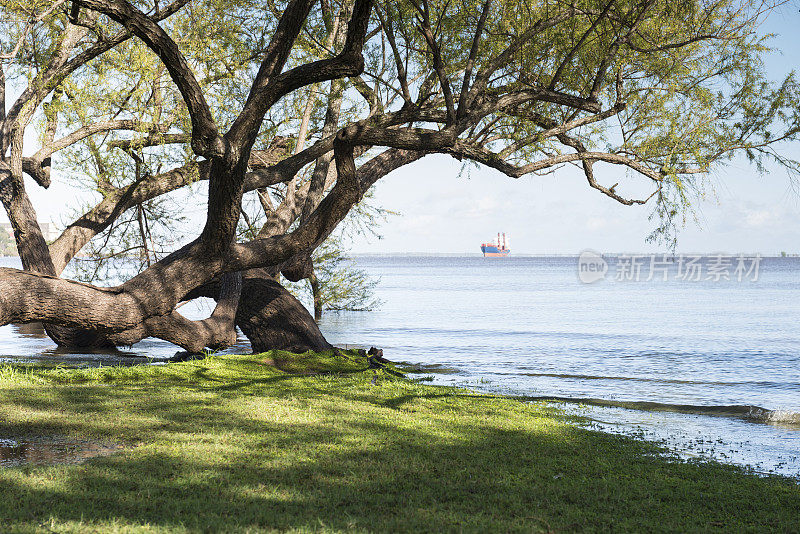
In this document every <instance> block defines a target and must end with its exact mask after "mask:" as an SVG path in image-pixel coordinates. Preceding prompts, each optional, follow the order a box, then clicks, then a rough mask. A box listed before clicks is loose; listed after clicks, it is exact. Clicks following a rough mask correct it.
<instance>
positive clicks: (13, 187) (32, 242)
mask: <svg viewBox="0 0 800 534" xmlns="http://www.w3.org/2000/svg"><path fill="white" fill-rule="evenodd" d="M0 200H1V201H2V203H3V206H4V207H5V208H6V213H7V214H8V218H9V220H10V221H11V227H12V228H13V229H14V238H15V240H16V243H17V250H18V251H19V256H20V260H21V261H22V267H23V269H25V270H26V271H32V272H35V273H39V274H45V275H48V276H56V270H55V267H54V266H53V261H52V259H51V257H50V251H49V249H48V247H47V242H46V241H45V240H44V236H43V235H42V230H41V228H39V223H38V222H37V220H36V211H35V210H34V209H33V206H32V205H31V202H30V199H29V197H28V194H27V192H26V191H25V186H24V184H23V182H22V180H21V179H17V178H16V177H14V176H10V175H9V176H6V177H5V178H4V179H2V180H0ZM44 329H45V331H46V332H47V335H48V336H50V339H52V340H53V341H54V342H55V343H56V344H58V346H60V347H81V348H111V347H113V346H114V345H113V344H112V343H111V342H110V341H108V339H106V337H105V336H103V335H102V334H101V333H100V332H98V331H96V330H82V329H76V328H68V327H65V326H59V325H54V324H47V323H45V325H44Z"/></svg>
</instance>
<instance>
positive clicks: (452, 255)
mask: <svg viewBox="0 0 800 534" xmlns="http://www.w3.org/2000/svg"><path fill="white" fill-rule="evenodd" d="M718 254H722V255H725V256H738V255H739V254H744V255H745V256H755V255H756V254H758V255H759V256H761V257H762V258H800V254H786V255H785V256H783V255H781V254H763V253H760V252H676V253H674V254H672V253H669V252H608V253H602V254H601V255H602V256H603V257H606V258H616V257H619V256H658V257H661V256H667V257H677V256H680V255H683V256H704V257H709V256H716V255H718ZM350 256H351V257H353V258H416V257H425V258H482V257H483V254H481V253H480V252H351V253H350ZM578 257H580V254H579V253H575V254H555V253H553V254H522V253H521V254H514V253H513V252H512V253H511V254H510V255H508V256H506V257H505V258H503V259H509V258H578Z"/></svg>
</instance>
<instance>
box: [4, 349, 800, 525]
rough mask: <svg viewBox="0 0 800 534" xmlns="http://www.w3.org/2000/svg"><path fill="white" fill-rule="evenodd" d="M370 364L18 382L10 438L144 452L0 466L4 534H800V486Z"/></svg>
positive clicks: (124, 371) (231, 367) (120, 372)
mask: <svg viewBox="0 0 800 534" xmlns="http://www.w3.org/2000/svg"><path fill="white" fill-rule="evenodd" d="M389 370H391V371H392V372H391V373H390V372H387V370H385V369H381V368H378V369H375V368H372V367H371V366H370V364H369V362H368V361H367V360H366V359H365V358H362V357H359V356H358V355H357V354H355V353H343V354H333V353H327V354H310V353H309V354H304V355H293V354H288V353H282V352H271V353H266V354H259V355H251V356H211V357H209V358H206V359H204V360H196V361H190V362H184V363H176V364H169V365H163V366H145V365H142V366H132V367H106V368H94V369H79V370H64V369H44V370H41V369H32V368H25V367H19V366H17V367H14V366H5V367H0V436H12V435H22V434H29V435H60V436H68V437H71V438H74V439H82V440H92V439H97V440H107V441H109V442H114V443H125V444H128V445H129V448H126V449H125V450H123V451H122V452H120V453H118V454H115V455H113V456H108V457H104V458H95V459H92V460H89V461H87V462H85V463H83V464H79V465H51V466H21V467H12V468H3V469H0V518H2V520H3V524H4V527H3V529H4V531H12V532H14V531H16V532H37V531H42V532H44V531H57V532H61V531H70V532H95V531H114V532H117V531H120V532H138V531H143V532H144V531H146V532H196V531H239V532H246V531H247V532H258V531H276V530H277V531H302V532H306V531H313V532H334V531H359V532H441V531H452V532H462V531H466V532H489V531H504V532H505V531H518V532H546V531H552V530H559V529H563V530H567V531H591V532H594V531H598V530H610V531H628V532H642V531H650V532H656V531H682V532H688V531H718V532H730V531H753V532H763V531H775V532H796V531H797V529H798V524H800V487H798V486H797V485H796V484H793V483H791V481H788V480H786V479H783V478H780V477H757V476H753V475H752V474H749V473H747V472H746V471H745V470H744V469H741V468H737V467H733V466H726V465H721V464H717V463H713V462H680V461H675V460H670V459H668V458H665V457H664V456H663V455H662V454H661V452H662V450H661V449H659V448H658V447H657V446H656V445H654V444H652V443H648V442H645V441H641V440H636V439H632V438H629V437H624V436H615V435H611V434H604V433H600V432H592V431H588V430H586V429H581V428H578V427H576V426H575V425H573V424H571V419H570V418H569V417H567V416H565V415H564V414H563V413H562V412H560V411H559V410H558V409H556V408H554V407H552V406H550V405H548V404H546V403H526V402H520V401H519V400H514V399H509V398H503V397H493V396H485V395H478V394H474V393H471V392H468V391H464V390H458V389H454V388H448V387H437V386H430V385H425V384H422V383H420V382H416V381H412V380H408V379H405V378H401V377H397V376H396V375H395V373H396V369H394V368H390V369H389Z"/></svg>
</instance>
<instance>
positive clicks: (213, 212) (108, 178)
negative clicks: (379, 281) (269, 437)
mask: <svg viewBox="0 0 800 534" xmlns="http://www.w3.org/2000/svg"><path fill="white" fill-rule="evenodd" d="M775 7H776V5H774V4H770V3H765V2H762V1H749V0H677V1H675V0H533V1H528V0H482V1H473V0H455V1H454V0H400V1H397V2H388V1H387V2H378V1H373V0H320V1H312V0H291V1H280V0H266V1H255V0H193V1H190V0H173V1H172V2H171V3H167V2H165V1H164V0H162V1H159V0H135V1H130V0H0V10H2V11H1V13H2V17H0V28H2V29H0V47H1V48H2V50H0V54H1V55H0V199H1V200H2V202H3V206H4V207H5V210H6V213H7V215H8V218H9V219H10V221H11V223H12V226H13V229H14V235H15V238H16V244H17V248H18V250H19V254H20V257H21V260H22V265H23V269H22V270H18V269H9V268H3V269H0V324H7V323H27V322H43V323H44V324H45V327H46V330H47V332H48V334H49V336H50V337H51V338H52V339H53V340H54V341H56V342H57V343H59V344H61V345H65V346H82V347H97V346H114V345H128V344H132V343H134V342H136V341H138V340H141V339H143V338H145V337H149V336H153V337H158V338H161V339H164V340H167V341H169V342H172V343H174V344H176V345H179V346H180V347H183V348H184V349H186V350H188V351H192V352H196V351H200V350H202V349H203V348H205V347H209V348H217V347H223V346H225V345H227V344H230V343H231V342H232V341H233V340H234V339H235V327H236V326H239V327H240V328H241V329H242V331H243V332H244V334H245V335H246V336H247V337H248V338H249V339H250V341H251V343H252V345H253V349H254V350H256V351H261V350H265V349H269V348H285V349H290V350H294V351H302V350H308V349H324V348H328V347H329V345H328V343H327V342H326V341H325V339H324V337H323V336H322V334H321V333H320V332H319V330H318V329H317V327H316V325H315V323H314V320H313V318H312V317H311V316H310V315H309V314H308V313H307V312H306V310H305V309H304V308H303V307H302V306H301V305H300V304H299V302H298V301H297V300H295V299H294V298H293V297H291V295H290V294H289V293H288V292H287V291H286V290H285V289H284V288H283V287H282V286H281V285H280V284H279V283H278V281H277V280H279V273H283V275H284V276H285V277H286V278H288V279H289V280H294V281H296V280H301V279H304V278H307V279H311V281H312V284H313V282H314V278H315V270H314V265H313V261H311V257H312V254H313V253H314V251H315V249H316V248H317V247H319V246H320V245H321V244H322V243H323V242H325V240H326V238H328V236H330V235H331V233H332V232H333V231H334V230H335V229H336V228H337V226H338V225H339V224H340V223H341V222H342V221H343V220H345V219H346V218H347V217H348V214H352V213H353V212H354V211H357V210H359V209H362V208H360V206H362V204H360V203H361V201H362V199H363V198H364V196H365V195H366V194H368V192H369V190H370V188H371V187H372V186H373V185H374V184H375V183H376V182H377V181H378V180H380V179H381V178H382V177H384V176H386V175H387V174H389V173H390V172H392V171H393V170H395V169H398V168H400V167H402V166H404V165H409V164H412V163H413V162H415V161H417V160H419V159H421V158H424V157H425V156H428V155H431V154H449V155H450V156H452V157H454V158H456V159H458V160H461V161H463V162H465V163H475V164H478V165H483V166H488V167H491V168H494V169H496V170H498V171H500V172H501V173H503V174H505V175H507V176H509V177H511V178H519V177H521V176H525V175H530V174H547V173H551V172H553V171H554V170H556V169H557V168H559V167H560V166H563V165H575V166H577V167H579V168H580V169H582V171H583V174H584V175H585V178H586V183H587V185H588V186H589V187H591V188H593V189H595V190H597V191H598V192H599V193H600V194H602V195H603V196H604V197H606V198H607V199H610V200H613V201H616V202H619V203H622V204H626V205H632V204H645V203H649V204H651V205H652V206H653V208H652V209H653V213H654V216H655V217H656V220H657V223H656V226H657V228H656V233H657V234H659V235H662V236H666V237H667V238H668V237H669V235H670V232H671V229H672V228H673V227H674V226H675V225H676V224H680V221H681V218H682V217H684V215H685V213H686V212H687V209H691V202H692V200H693V198H694V197H695V195H696V194H697V192H698V191H701V190H702V187H703V184H704V182H705V180H706V179H707V177H708V176H709V175H710V173H712V172H713V171H714V169H716V168H717V167H718V166H720V165H723V164H724V163H725V162H727V161H730V160H731V158H734V157H736V156H737V155H738V154H745V155H747V156H748V157H749V158H750V159H751V160H753V161H754V162H755V163H756V165H759V166H760V165H762V163H763V162H764V160H765V159H769V158H771V159H774V160H775V161H777V162H778V164H780V165H783V166H785V167H787V168H788V169H790V170H792V171H796V170H797V163H796V162H795V161H793V160H791V159H788V158H786V157H783V156H782V155H781V153H780V152H779V151H778V150H779V149H780V147H781V146H782V144H784V143H789V142H793V141H796V140H797V137H798V131H799V128H798V126H799V125H800V117H798V101H800V98H799V97H800V91H798V87H797V85H796V83H795V80H794V78H793V77H792V76H790V77H788V78H787V79H786V80H785V81H784V82H783V83H779V84H774V83H770V82H769V81H768V80H767V79H766V77H765V74H764V71H763V65H762V62H761V56H762V54H763V53H764V52H765V51H766V50H767V43H766V42H765V41H764V39H763V38H762V37H760V36H759V35H758V33H757V28H758V25H759V24H760V23H761V22H762V21H763V18H764V16H765V15H766V14H767V13H769V11H770V10H772V9H774V8H775ZM11 95H14V97H13V98H12V96H11ZM601 167H606V168H607V169H617V170H618V171H617V172H616V173H614V175H615V176H616V178H615V179H613V180H608V179H604V178H603V177H606V176H608V175H609V174H610V173H608V172H607V171H606V173H605V174H601V173H597V170H598V169H600V168H601ZM51 179H58V180H73V181H76V182H79V183H81V184H83V186H84V187H86V188H89V189H91V190H92V191H93V194H94V199H95V200H94V203H93V204H92V205H89V206H85V209H83V210H82V211H81V213H78V214H77V216H76V218H75V220H74V221H73V222H71V223H70V224H68V225H67V226H66V228H65V229H64V231H63V233H62V234H61V235H60V236H59V237H58V238H57V239H56V240H55V241H54V242H53V243H51V244H48V243H46V242H45V239H44V238H43V236H42V232H41V230H40V228H39V226H38V224H37V216H36V212H35V210H34V206H33V205H32V203H31V201H30V198H29V195H28V192H27V190H28V188H30V187H42V188H47V187H48V186H50V184H51ZM430 179H431V180H435V179H436V177H435V176H431V177H430ZM606 182H609V183H606ZM610 182H613V184H612V183H610ZM642 183H643V184H645V186H646V187H647V189H648V192H647V194H645V195H644V196H641V197H633V196H630V195H629V194H627V193H626V191H631V190H641V189H642V186H641V184H642ZM187 189H191V190H193V191H194V193H193V194H192V195H189V194H188V193H184V191H186V190H187ZM198 189H200V190H202V193H198V192H197V190H198ZM169 199H172V202H173V203H175V202H177V203H178V204H179V205H178V206H177V207H176V206H175V205H170V204H169V203H168V200H169ZM176 199H177V200H176ZM192 202H195V203H199V202H202V205H204V212H205V223H204V225H203V226H202V229H199V228H198V231H197V233H196V235H193V236H191V239H190V240H188V243H187V244H185V245H183V246H178V245H174V246H173V247H172V249H170V242H169V240H164V239H160V238H159V231H158V230H157V229H153V228H151V226H152V224H153V222H154V221H156V220H158V221H163V220H165V218H166V219H167V220H169V218H170V216H173V217H178V216H180V215H181V212H182V211H183V208H185V207H186V205H187V204H192ZM170 206H172V207H170ZM254 206H255V207H257V209H258V212H257V213H256V212H254V211H253V207H254ZM167 224H168V223H167ZM168 227H169V226H168V225H167V228H168ZM243 229H246V231H244V230H243ZM125 232H133V233H137V232H138V234H137V235H139V236H140V238H141V239H139V241H138V245H137V247H138V250H139V252H138V254H139V256H138V257H139V258H143V261H141V262H140V265H139V268H138V269H136V271H135V272H133V273H131V276H130V277H129V279H127V280H124V281H123V282H122V283H121V284H119V285H115V286H113V287H101V286H100V285H93V284H89V283H86V282H80V281H76V280H72V279H68V278H67V277H65V276H64V273H65V272H70V271H69V270H67V271H65V269H66V268H67V266H68V265H69V264H70V262H71V261H72V260H73V259H74V258H75V257H76V255H78V254H79V253H81V251H84V252H85V251H87V250H89V251H91V254H93V255H94V254H103V250H104V248H108V247H112V246H113V243H116V244H117V245H116V246H117V248H116V249H114V254H123V255H124V253H125V247H120V245H119V243H124V242H125V240H124V239H122V240H120V239H121V238H120V237H119V236H120V235H125ZM165 233H166V234H168V233H169V232H168V231H167V232H161V234H162V237H163V234H165ZM115 236H116V237H115ZM142 248H144V252H143V253H142V250H141V249H142ZM199 296H206V297H211V298H213V299H215V300H216V302H217V304H216V307H215V309H214V311H213V313H212V314H211V316H210V317H209V318H207V319H205V320H200V321H190V320H188V319H186V318H184V317H183V316H182V315H181V314H180V313H178V311H177V308H178V307H179V306H180V304H181V303H182V302H184V301H187V300H190V299H194V298H197V297H199Z"/></svg>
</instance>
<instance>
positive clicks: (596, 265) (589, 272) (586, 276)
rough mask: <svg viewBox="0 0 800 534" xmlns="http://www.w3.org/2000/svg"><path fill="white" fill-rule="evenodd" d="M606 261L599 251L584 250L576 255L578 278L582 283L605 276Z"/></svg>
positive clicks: (595, 280)
mask: <svg viewBox="0 0 800 534" xmlns="http://www.w3.org/2000/svg"><path fill="white" fill-rule="evenodd" d="M607 272H608V263H606V260H604V259H603V256H601V255H600V253H598V252H595V251H593V250H584V251H583V252H581V255H580V256H579V257H578V278H579V279H580V281H581V282H583V283H584V284H591V283H592V282H597V281H598V280H602V279H603V278H605V277H606V273H607Z"/></svg>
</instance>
